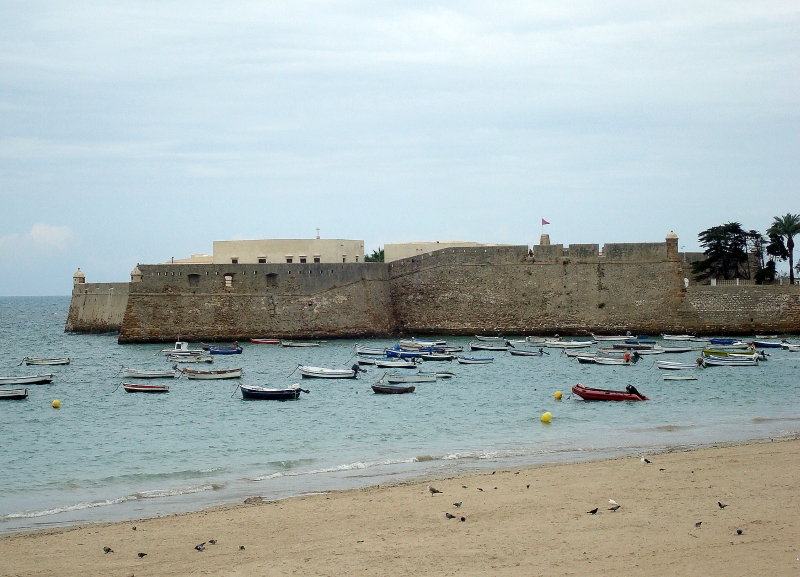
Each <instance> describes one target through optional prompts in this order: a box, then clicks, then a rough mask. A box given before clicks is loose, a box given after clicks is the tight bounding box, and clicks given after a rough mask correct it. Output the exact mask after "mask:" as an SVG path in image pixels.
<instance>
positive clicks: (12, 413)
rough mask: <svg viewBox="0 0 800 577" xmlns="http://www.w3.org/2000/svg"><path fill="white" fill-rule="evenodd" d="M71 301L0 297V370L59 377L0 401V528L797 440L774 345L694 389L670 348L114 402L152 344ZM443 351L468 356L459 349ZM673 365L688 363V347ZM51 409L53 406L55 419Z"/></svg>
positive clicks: (256, 380)
mask: <svg viewBox="0 0 800 577" xmlns="http://www.w3.org/2000/svg"><path fill="white" fill-rule="evenodd" d="M68 308H69V298H67V297H63V298H61V297H58V298H2V299H0V342H2V343H3V344H4V348H5V351H6V352H5V355H4V357H5V358H4V360H2V361H0V375H24V374H36V373H42V372H54V373H56V379H55V382H54V383H53V384H51V385H34V386H29V388H30V389H31V393H30V398H29V399H28V400H27V401H3V402H2V403H0V435H2V441H3V442H2V443H0V485H2V487H3V491H2V492H1V493H0V532H9V531H18V530H23V529H31V528H39V527H48V526H54V525H62V524H74V523H81V522H86V521H101V520H104V521H105V520H122V519H133V518H140V517H149V516H156V515H161V514H166V513H173V512H178V511H188V510H194V509H199V508H202V507H205V506H209V505H214V504H219V503H224V502H231V501H237V500H240V499H243V498H245V497H248V496H252V495H261V496H264V497H265V498H281V497H286V496H289V495H296V494H301V493H307V492H313V491H323V490H329V489H338V488H346V487H355V486H362V485H368V484H377V483H384V482H388V481H393V480H399V479H404V478H409V477H412V476H418V475H445V474H450V473H453V472H458V471H466V470H473V469H480V468H497V467H509V466H515V465H524V464H531V463H539V462H554V461H574V460H584V459H592V458H598V457H602V456H607V455H618V454H628V453H638V452H645V451H650V450H657V449H663V448H669V447H681V446H696V445H703V444H708V443H714V442H724V441H742V440H748V439H757V438H765V437H780V436H793V435H796V434H797V432H796V431H797V429H798V428H800V395H799V394H798V384H800V378H798V377H800V354H797V353H789V352H787V351H783V350H779V349H772V350H770V351H768V352H770V353H771V355H772V356H771V357H770V360H769V361H768V362H763V363H761V364H760V366H758V367H741V368H733V367H715V368H710V369H705V370H697V371H692V373H691V374H696V375H697V376H698V380H697V381H672V382H670V381H663V380H662V377H663V376H664V374H665V373H666V371H659V370H657V369H656V368H655V367H653V359H655V358H662V359H664V358H668V356H667V355H660V356H658V357H650V358H649V359H648V358H647V357H645V359H644V360H643V361H641V362H640V363H639V364H638V365H636V366H633V367H613V366H594V365H580V364H578V363H577V362H575V361H574V360H572V359H568V358H567V357H565V356H563V355H559V354H558V351H554V350H551V351H550V352H551V355H550V356H546V357H542V358H537V357H533V358H525V357H512V356H510V355H507V354H506V353H488V355H491V356H494V357H495V359H496V360H495V363H494V364H492V365H472V366H469V365H458V364H457V363H455V362H453V363H435V364H434V363H430V364H429V365H428V366H427V367H426V369H428V370H429V369H430V368H431V367H432V366H434V365H435V366H439V367H443V368H447V369H449V370H452V371H453V372H455V373H456V374H457V378H455V379H451V380H440V381H438V382H436V383H423V384H419V385H417V392H416V393H415V394H413V395H389V396H384V395H374V394H372V392H371V389H370V387H369V385H370V384H372V383H374V382H375V381H377V380H378V379H379V378H380V376H381V375H382V374H383V371H382V370H376V369H374V368H372V369H370V370H369V372H368V373H367V374H366V375H362V376H361V377H360V378H359V379H358V380H356V381H352V380H316V379H313V380H311V379H304V380H303V381H302V386H303V387H304V388H308V389H310V390H311V393H310V394H308V395H302V396H301V398H300V400H298V401H293V402H273V401H260V402H258V401H255V402H251V401H243V400H242V398H241V394H240V393H239V392H238V391H237V390H236V382H235V381H233V382H231V381H188V380H186V379H178V380H169V381H145V382H150V383H153V382H160V383H164V382H166V383H168V384H169V385H170V387H171V390H170V392H169V393H168V394H165V395H142V394H127V393H125V392H124V391H123V390H122V389H121V388H119V387H118V386H119V384H120V383H121V382H122V379H121V378H120V377H119V375H118V372H119V369H120V367H121V366H123V365H125V366H129V367H133V368H139V369H156V368H166V367H167V366H168V365H167V363H166V362H165V360H164V356H163V355H161V354H159V351H160V349H161V348H163V345H162V346H159V345H118V344H117V341H116V338H117V337H116V335H113V334H109V335H76V334H65V333H64V332H63V328H64V323H65V321H66V315H67V310H68ZM265 336H268V335H265ZM792 340H793V341H794V342H797V339H796V338H795V339H792ZM448 341H449V342H450V343H452V344H460V345H465V346H466V345H467V343H468V342H469V339H466V338H450V339H448ZM354 344H355V342H354V341H348V340H342V341H330V342H327V343H324V344H323V345H322V346H321V347H319V348H308V349H290V348H282V347H278V346H267V345H260V346H259V345H250V344H249V343H248V344H244V345H243V346H244V353H243V354H242V355H235V356H217V357H215V361H214V365H213V368H216V369H221V368H233V367H240V366H241V367H243V368H244V376H243V378H242V382H243V383H247V384H253V385H260V386H270V387H276V386H285V385H289V384H292V383H294V382H298V381H299V380H300V379H299V378H298V374H297V373H294V374H291V373H292V372H293V371H294V369H295V368H296V367H297V365H298V364H310V365H314V366H323V367H331V368H333V367H341V368H344V367H348V366H350V365H351V364H353V362H354V359H353V358H352V357H353V347H354ZM368 344H370V345H374V346H390V345H392V344H394V342H393V341H391V340H374V341H370V342H369V343H368ZM24 356H36V357H51V356H69V357H71V358H72V364H71V365H69V366H56V367H25V366H18V365H19V363H20V361H21V359H22V357H24ZM480 356H486V355H484V354H480ZM669 357H671V358H672V359H673V360H682V361H687V362H691V361H692V360H694V359H695V358H696V357H697V354H693V353H688V354H684V355H670V356H669ZM202 367H203V368H211V367H210V366H207V365H203V366H202ZM680 374H686V372H685V371H684V372H681V373H680ZM290 375H291V376H290ZM577 382H581V383H583V384H585V385H588V386H594V387H599V388H612V389H622V388H624V386H625V385H626V384H628V383H632V384H634V385H635V386H636V387H637V388H638V389H639V390H640V391H641V392H642V393H644V394H646V395H648V396H649V397H651V399H652V401H650V402H644V403H588V402H584V401H580V400H576V399H575V398H572V399H567V398H566V397H567V395H568V393H569V391H570V388H571V386H572V385H574V384H575V383H577ZM4 388H9V387H7V386H6V387H4ZM557 390H560V391H563V392H564V396H565V399H564V400H562V401H560V402H558V401H555V400H554V398H553V393H554V392H555V391H557ZM53 399H59V400H60V401H61V408H60V409H58V410H56V409H53V408H51V402H52V401H53ZM545 411H550V412H552V414H553V421H552V423H551V424H549V425H545V424H543V423H541V422H540V416H541V414H542V413H543V412H545Z"/></svg>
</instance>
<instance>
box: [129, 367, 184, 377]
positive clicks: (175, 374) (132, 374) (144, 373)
mask: <svg viewBox="0 0 800 577" xmlns="http://www.w3.org/2000/svg"><path fill="white" fill-rule="evenodd" d="M180 374H181V373H180V371H175V370H172V371H142V370H139V369H129V368H128V367H122V378H124V379H174V378H176V377H178V376H180Z"/></svg>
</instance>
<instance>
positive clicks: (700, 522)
mask: <svg viewBox="0 0 800 577" xmlns="http://www.w3.org/2000/svg"><path fill="white" fill-rule="evenodd" d="M702 524H703V522H702V521H698V522H697V523H695V524H694V526H695V527H696V528H698V529H699V528H700V525H702Z"/></svg>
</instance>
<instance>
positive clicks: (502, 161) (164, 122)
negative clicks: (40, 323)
mask: <svg viewBox="0 0 800 577" xmlns="http://www.w3.org/2000/svg"><path fill="white" fill-rule="evenodd" d="M798 30H800V4H798V3H797V2H796V1H768V0H764V1H759V2H752V1H747V2H739V1H736V0H730V1H719V2H710V1H709V2H702V1H701V2H698V1H696V0H692V1H680V0H677V1H675V0H670V1H659V0H655V1H648V2H641V1H636V2H616V1H613V0H610V1H608V2H582V1H574V2H564V1H562V0H558V1H552V2H550V1H544V2H536V1H525V2H515V1H508V2H501V3H498V2H470V1H467V0H461V1H458V2H438V3H432V2H415V1H404V2H373V1H370V2H367V1H363V2H362V1H350V2H348V1H336V0H327V1H321V2H315V1H311V0H309V1H306V2H294V1H291V2H279V1H272V2H263V1H259V2H244V1H238V0H229V1H227V2H203V1H194V2H184V1H181V2H172V1H169V0H159V1H157V2H149V1H146V0H136V1H124V0H117V1H115V0H106V1H103V2H94V1H87V2H66V1H64V2H58V1H52V2H48V1H46V0H45V1H38V2H33V1H16V0H4V1H3V2H2V3H0V296H12V295H18V296H28V295H31V296H32V295H67V294H69V293H70V291H71V288H72V274H73V272H75V270H76V269H77V268H78V267H80V268H81V270H82V271H83V272H84V273H85V274H86V278H87V282H120V281H127V280H129V279H130V276H129V275H130V271H131V269H132V268H133V267H134V266H135V265H136V264H137V263H157V262H165V261H167V260H169V259H170V258H172V257H175V258H184V257H188V256H189V255H191V254H193V253H210V252H211V251H212V243H213V241H214V240H230V239H257V238H313V236H314V235H315V234H316V229H317V228H318V227H319V228H320V235H321V236H322V237H323V238H350V239H363V240H364V241H365V249H366V252H367V253H369V252H371V251H372V250H374V249H377V248H379V247H381V246H383V245H384V244H385V243H387V242H389V243H391V242H409V241H429V240H469V241H476V242H484V243H508V244H523V245H533V244H537V243H538V241H539V235H540V234H541V232H542V226H541V219H542V218H545V219H546V220H547V221H548V222H550V223H551V224H550V225H548V226H546V227H544V228H545V232H547V233H549V234H550V238H551V242H553V243H562V244H564V245H568V244H570V243H598V244H600V245H602V244H603V243H606V242H659V241H663V239H664V237H665V236H666V234H667V233H668V232H669V231H670V230H674V231H675V232H676V233H677V234H678V236H679V245H680V247H681V248H682V249H683V250H686V251H694V250H700V249H699V245H698V243H697V234H698V233H699V232H700V231H702V230H704V229H706V228H709V227H711V226H716V225H719V224H723V223H726V222H731V221H737V222H740V223H741V224H742V225H743V227H744V228H746V229H757V230H760V231H764V230H765V229H766V228H767V227H768V226H769V225H770V223H771V222H772V218H773V217H774V216H776V215H783V214H786V213H789V212H791V213H795V214H796V213H800V192H798V190H799V187H798V184H800V154H798V153H799V152H800V147H799V146H798V145H799V144H800V122H798V115H799V114H800V34H798Z"/></svg>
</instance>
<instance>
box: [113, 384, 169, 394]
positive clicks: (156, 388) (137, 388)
mask: <svg viewBox="0 0 800 577" xmlns="http://www.w3.org/2000/svg"><path fill="white" fill-rule="evenodd" d="M122 388H123V389H125V392H126V393H168V392H169V387H168V386H167V385H140V384H138V383H122Z"/></svg>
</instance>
